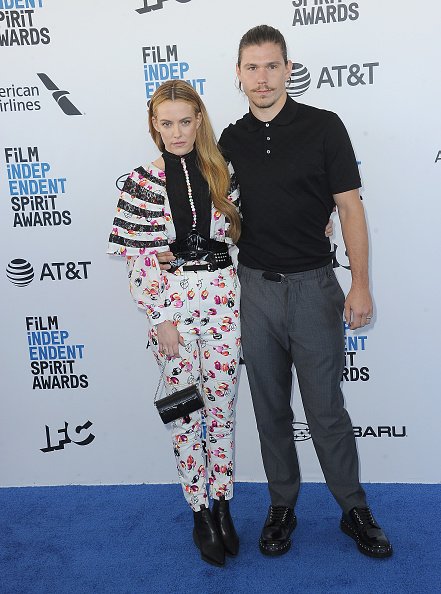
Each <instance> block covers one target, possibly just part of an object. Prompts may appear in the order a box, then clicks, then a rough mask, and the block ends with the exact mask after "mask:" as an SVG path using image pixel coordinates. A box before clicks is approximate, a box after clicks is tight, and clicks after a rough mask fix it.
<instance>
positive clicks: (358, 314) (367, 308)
mask: <svg viewBox="0 0 441 594" xmlns="http://www.w3.org/2000/svg"><path fill="white" fill-rule="evenodd" d="M371 318H372V297H371V293H370V291H369V289H368V288H365V289H364V288H363V289H362V288H360V289H358V288H354V287H352V288H351V290H350V291H349V293H348V295H347V297H346V301H345V320H346V323H347V324H348V325H349V327H350V329H351V330H356V329H357V328H362V327H363V326H366V324H369V322H370V321H371Z"/></svg>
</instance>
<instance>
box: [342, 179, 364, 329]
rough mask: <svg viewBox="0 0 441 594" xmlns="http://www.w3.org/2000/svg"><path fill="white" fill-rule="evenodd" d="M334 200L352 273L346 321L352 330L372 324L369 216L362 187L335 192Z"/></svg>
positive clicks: (346, 303)
mask: <svg viewBox="0 0 441 594" xmlns="http://www.w3.org/2000/svg"><path fill="white" fill-rule="evenodd" d="M334 200H335V203H336V204H337V208H338V215H339V217H340V223H341V228H342V232H343V239H344V242H345V245H346V251H347V254H348V258H349V263H350V265H351V273H352V284H351V289H350V291H349V293H348V295H347V297H346V302H345V320H346V322H347V323H348V324H350V328H351V330H355V329H356V328H361V327H362V326H365V325H366V324H368V323H369V321H370V318H371V317H372V297H371V293H370V290H369V270H368V261H369V242H368V234H367V227H366V219H365V215H364V208H363V203H362V202H361V199H360V194H359V191H358V190H349V191H348V192H342V193H341V194H334Z"/></svg>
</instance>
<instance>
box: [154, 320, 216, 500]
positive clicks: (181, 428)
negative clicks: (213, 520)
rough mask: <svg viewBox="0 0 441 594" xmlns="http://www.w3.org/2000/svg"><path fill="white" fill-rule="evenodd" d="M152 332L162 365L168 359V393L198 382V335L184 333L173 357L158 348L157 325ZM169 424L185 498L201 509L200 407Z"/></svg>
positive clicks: (203, 475)
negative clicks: (182, 341)
mask: <svg viewBox="0 0 441 594" xmlns="http://www.w3.org/2000/svg"><path fill="white" fill-rule="evenodd" d="M149 336H150V342H151V344H152V348H153V351H154V354H155V358H156V360H157V362H158V365H159V368H160V369H162V366H163V365H164V362H165V367H164V372H163V376H164V382H165V386H166V392H167V395H169V394H171V393H172V392H176V391H177V390H182V389H183V388H186V387H188V386H190V385H192V384H197V385H199V382H200V372H199V349H198V344H197V341H196V339H197V336H194V335H193V336H192V335H189V334H187V333H185V334H183V336H184V340H185V346H181V347H180V349H179V352H180V354H181V357H180V358H176V359H170V360H168V359H167V358H166V357H165V356H164V355H163V354H162V353H159V352H158V348H157V344H158V341H157V332H156V328H155V327H154V326H153V327H152V329H151V330H150V333H149ZM170 425H171V435H172V443H173V451H174V454H175V458H176V466H177V469H178V476H179V480H180V482H181V485H182V490H183V492H184V496H185V499H186V500H187V502H188V503H189V505H190V507H191V508H192V509H193V511H199V510H200V509H201V505H205V506H206V507H208V497H207V487H206V469H205V454H204V451H203V446H202V434H201V431H202V427H201V411H200V410H197V411H195V412H194V413H191V414H190V415H189V416H188V417H185V418H180V419H177V420H176V421H172V423H170Z"/></svg>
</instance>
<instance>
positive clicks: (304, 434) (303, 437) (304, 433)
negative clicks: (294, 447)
mask: <svg viewBox="0 0 441 594" xmlns="http://www.w3.org/2000/svg"><path fill="white" fill-rule="evenodd" d="M292 426H293V429H294V441H307V440H308V439H311V431H310V430H309V427H308V425H307V424H306V423H297V422H295V423H293V424H292Z"/></svg>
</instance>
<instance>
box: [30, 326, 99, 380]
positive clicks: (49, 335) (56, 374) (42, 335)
mask: <svg viewBox="0 0 441 594" xmlns="http://www.w3.org/2000/svg"><path fill="white" fill-rule="evenodd" d="M26 330H27V340H28V353H29V361H30V362H31V364H30V368H31V374H32V376H33V380H32V389H33V390H36V389H38V390H53V389H54V388H58V389H69V388H87V387H88V385H89V380H88V377H87V375H85V374H84V373H82V374H80V375H78V374H76V373H75V366H76V365H77V363H78V361H82V360H83V358H84V348H85V347H84V344H72V343H71V342H70V340H69V339H70V333H69V332H68V330H66V329H63V328H60V325H59V322H58V316H47V317H46V318H45V319H43V317H42V316H27V317H26Z"/></svg>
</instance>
